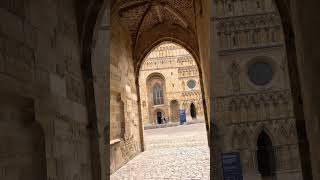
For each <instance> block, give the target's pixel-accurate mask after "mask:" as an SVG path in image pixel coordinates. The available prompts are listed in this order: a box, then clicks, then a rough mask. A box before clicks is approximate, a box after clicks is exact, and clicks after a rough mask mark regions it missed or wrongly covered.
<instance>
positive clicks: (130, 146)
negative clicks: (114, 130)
mask: <svg viewBox="0 0 320 180" xmlns="http://www.w3.org/2000/svg"><path fill="white" fill-rule="evenodd" d="M121 152H122V158H123V159H125V160H126V161H128V160H131V159H132V158H133V157H134V156H135V155H136V153H137V152H139V145H138V142H136V141H135V140H134V137H133V136H129V135H127V134H126V135H125V137H124V139H123V140H122V141H121Z"/></svg>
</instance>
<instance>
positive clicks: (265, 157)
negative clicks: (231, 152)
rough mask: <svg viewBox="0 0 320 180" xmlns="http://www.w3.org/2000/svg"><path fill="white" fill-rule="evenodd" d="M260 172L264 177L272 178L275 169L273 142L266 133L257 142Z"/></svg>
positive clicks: (262, 133)
mask: <svg viewBox="0 0 320 180" xmlns="http://www.w3.org/2000/svg"><path fill="white" fill-rule="evenodd" d="M257 161H258V170H259V172H260V174H261V176H262V177H272V176H273V173H274V169H275V158H274V152H273V148H272V142H271V139H270V138H269V136H268V134H267V133H266V132H264V131H262V132H261V134H260V135H259V137H258V142H257Z"/></svg>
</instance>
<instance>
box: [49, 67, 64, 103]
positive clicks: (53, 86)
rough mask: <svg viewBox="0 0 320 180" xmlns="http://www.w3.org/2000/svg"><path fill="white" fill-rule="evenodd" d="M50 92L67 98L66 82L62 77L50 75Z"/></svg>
mask: <svg viewBox="0 0 320 180" xmlns="http://www.w3.org/2000/svg"><path fill="white" fill-rule="evenodd" d="M49 76H50V90H51V92H52V94H54V95H55V96H61V97H67V88H66V81H65V79H64V78H61V77H60V76H58V75H56V74H54V73H50V75H49Z"/></svg>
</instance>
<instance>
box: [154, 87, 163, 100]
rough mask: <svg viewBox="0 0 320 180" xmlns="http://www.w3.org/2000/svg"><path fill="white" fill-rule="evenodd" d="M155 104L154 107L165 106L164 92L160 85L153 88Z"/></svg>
mask: <svg viewBox="0 0 320 180" xmlns="http://www.w3.org/2000/svg"><path fill="white" fill-rule="evenodd" d="M153 104H154V105H160V104H163V90H162V87H161V86H160V84H156V85H155V86H154V87H153Z"/></svg>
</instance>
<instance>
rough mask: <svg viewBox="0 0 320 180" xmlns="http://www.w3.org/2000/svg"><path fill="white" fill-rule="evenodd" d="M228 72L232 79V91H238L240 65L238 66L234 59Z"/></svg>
mask: <svg viewBox="0 0 320 180" xmlns="http://www.w3.org/2000/svg"><path fill="white" fill-rule="evenodd" d="M229 74H230V76H231V80H232V87H233V91H234V92H239V90H240V81H239V75H240V67H239V64H238V63H237V62H236V61H235V60H234V61H233V62H232V63H231V65H230V70H229Z"/></svg>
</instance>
